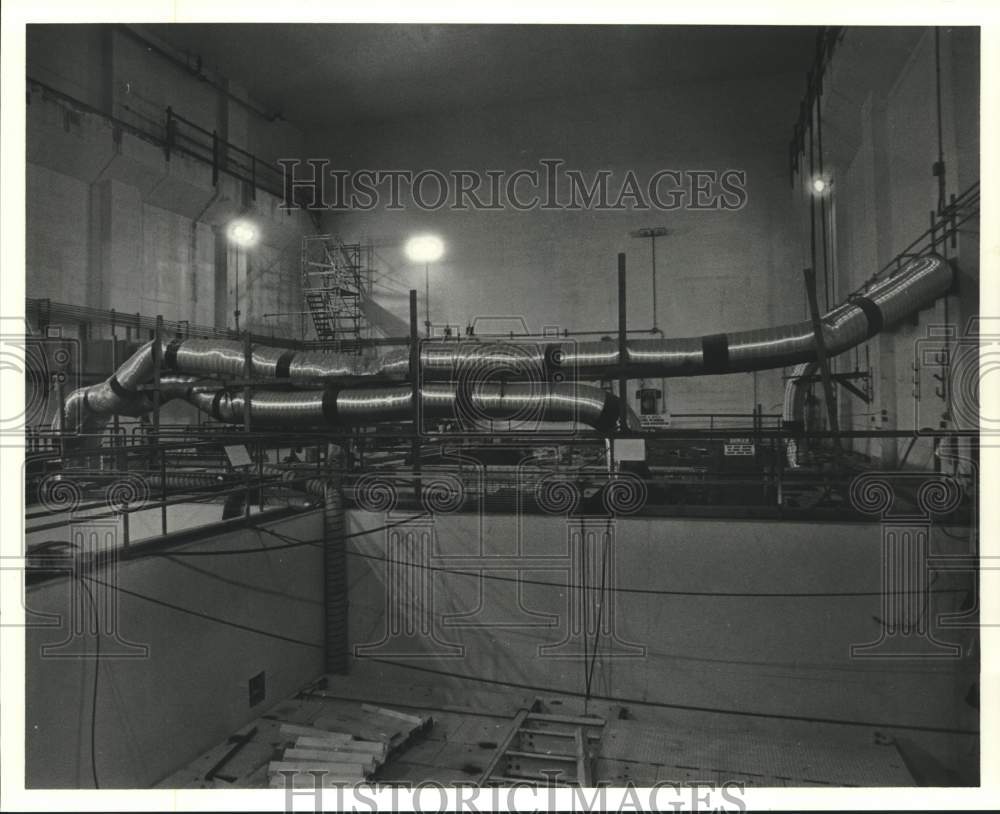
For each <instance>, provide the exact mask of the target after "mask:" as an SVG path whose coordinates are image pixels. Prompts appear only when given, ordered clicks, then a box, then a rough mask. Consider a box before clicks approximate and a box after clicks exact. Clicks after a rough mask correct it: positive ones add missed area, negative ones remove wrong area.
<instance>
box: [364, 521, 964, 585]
mask: <svg viewBox="0 0 1000 814" xmlns="http://www.w3.org/2000/svg"><path fill="white" fill-rule="evenodd" d="M373 531H376V529H373ZM347 555H348V556H349V557H358V558H360V559H365V560H375V561H378V562H390V560H389V558H388V557H380V556H377V555H375V554H364V553H362V552H360V551H348V552H347ZM408 565H409V566H410V567H412V568H418V569H421V570H425V571H435V572H438V573H444V574H455V575H456V576H463V577H479V578H480V579H489V580H494V581H496V582H515V583H519V584H521V585H542V586H544V587H547V588H560V589H565V590H571V589H575V590H583V591H586V590H588V589H589V587H591V586H588V585H586V584H573V583H569V582H548V581H547V580H537V579H528V578H521V577H504V576H501V575H499V574H486V573H483V571H485V570H488V569H489V568H490V563H489V562H484V564H483V566H482V568H480V569H479V570H477V571H468V570H462V569H457V568H441V567H439V566H434V565H421V564H419V563H408ZM497 567H504V568H507V570H510V569H509V567H507V566H506V565H505V564H501V565H498V566H497ZM607 591H608V593H611V594H640V595H648V596H689V597H706V598H713V597H714V598H719V599H814V598H815V599H831V598H836V597H843V598H850V597H855V598H857V597H866V596H906V595H908V594H914V593H919V591H816V592H809V591H804V592H799V593H795V592H774V593H765V592H759V593H754V592H750V591H666V590H662V589H658V588H618V587H615V586H608V588H607ZM960 591H961V589H958V588H954V589H952V588H945V589H941V590H939V591H932V593H941V594H947V593H959V592H960Z"/></svg>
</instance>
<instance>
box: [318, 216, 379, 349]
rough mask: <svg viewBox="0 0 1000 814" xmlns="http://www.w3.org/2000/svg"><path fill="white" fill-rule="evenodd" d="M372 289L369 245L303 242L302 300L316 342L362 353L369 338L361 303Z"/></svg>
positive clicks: (329, 239) (321, 238)
mask: <svg viewBox="0 0 1000 814" xmlns="http://www.w3.org/2000/svg"><path fill="white" fill-rule="evenodd" d="M371 286H372V247H371V245H370V244H362V243H344V242H343V241H342V240H340V238H338V237H335V236H334V235H307V236H305V237H303V238H302V298H303V302H304V311H305V313H307V314H309V315H310V316H311V318H312V324H313V328H314V329H315V330H316V339H318V340H319V341H321V342H324V343H328V344H330V345H332V347H333V349H335V350H338V351H354V352H358V353H360V352H361V341H362V340H363V339H368V338H369V334H370V329H369V326H368V324H367V321H366V320H365V316H364V312H363V310H362V307H361V306H362V302H361V301H362V298H363V297H366V296H369V295H370V294H371Z"/></svg>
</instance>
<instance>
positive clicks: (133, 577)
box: [25, 513, 323, 788]
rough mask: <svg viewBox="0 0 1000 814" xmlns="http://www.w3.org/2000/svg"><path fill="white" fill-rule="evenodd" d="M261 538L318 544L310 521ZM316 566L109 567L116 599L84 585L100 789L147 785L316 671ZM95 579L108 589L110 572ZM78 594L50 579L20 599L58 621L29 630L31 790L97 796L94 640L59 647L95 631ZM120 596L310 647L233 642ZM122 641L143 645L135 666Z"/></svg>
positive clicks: (295, 555)
mask: <svg viewBox="0 0 1000 814" xmlns="http://www.w3.org/2000/svg"><path fill="white" fill-rule="evenodd" d="M265 525H266V526H272V527H273V528H275V530H277V531H280V532H281V533H282V534H287V535H288V536H290V537H294V538H296V539H303V540H309V539H317V538H318V537H320V536H321V534H322V519H321V517H320V515H319V514H318V513H311V514H308V515H304V516H299V517H295V518H293V519H290V520H285V521H278V522H275V523H273V524H265ZM274 544H275V542H274V539H273V538H271V537H268V536H266V535H261V534H259V533H252V532H249V531H234V532H229V533H226V534H221V535H218V536H215V537H213V538H211V539H207V540H200V541H197V542H192V543H190V544H187V545H183V546H179V547H178V548H177V549H175V550H176V551H177V552H178V553H182V552H185V551H210V550H220V551H221V550H224V549H227V548H245V547H255V546H261V547H265V546H270V545H274ZM321 566H322V551H321V549H320V548H314V547H310V546H305V547H300V548H294V549H290V550H288V551H282V552H280V553H277V554H255V555H240V556H229V557H197V558H195V557H183V556H177V557H170V556H155V557H153V556H151V557H144V558H140V559H134V560H130V561H125V562H120V563H118V565H117V576H116V579H115V584H117V585H118V586H119V587H120V588H121V589H122V592H115V593H111V592H109V591H108V590H107V589H105V588H104V587H103V586H100V585H97V584H95V583H92V582H90V583H88V585H90V588H91V590H92V591H93V593H94V598H95V600H96V601H97V602H98V604H99V606H100V608H101V611H100V618H101V624H102V628H101V630H102V636H101V642H100V647H101V653H102V660H101V662H100V666H99V675H98V685H97V711H96V753H95V755H96V761H97V771H98V779H99V782H100V785H101V787H102V788H146V787H149V786H151V785H152V784H154V783H156V782H157V781H159V780H161V779H162V778H164V777H166V776H167V775H169V774H170V773H171V772H173V771H175V770H176V769H177V768H178V767H180V766H182V765H183V764H184V763H186V762H188V761H190V760H193V759H194V758H195V757H197V756H198V755H199V754H201V753H202V752H203V751H205V750H206V749H208V748H209V747H210V746H212V745H214V744H216V743H218V742H219V741H221V740H223V739H224V738H226V737H227V736H228V735H229V734H231V733H232V732H233V731H235V730H236V729H238V728H239V727H241V726H242V725H243V724H245V723H246V722H247V721H250V720H252V719H253V718H256V717H257V716H259V715H260V714H261V713H262V712H264V711H265V710H266V709H267V708H268V707H269V706H270V705H272V704H274V703H276V702H277V701H280V700H282V699H284V698H286V697H288V696H289V695H291V694H292V693H294V692H296V691H297V690H298V689H299V688H300V687H301V686H303V685H304V684H306V683H307V682H309V681H311V680H312V679H314V678H315V677H316V676H318V675H319V674H320V673H321V672H322V670H323V658H322V653H323V650H322V639H323V605H322V597H323V591H322V582H321V579H322V567H321ZM94 576H97V577H98V578H101V579H104V580H106V581H111V579H112V578H111V576H110V575H109V571H108V570H107V569H103V570H102V571H98V572H95V574H94ZM81 591H82V589H81V588H80V582H79V581H78V580H75V579H58V580H54V581H51V582H46V583H42V584H39V585H37V586H35V587H30V588H29V589H28V592H27V598H26V607H27V609H28V612H29V613H33V614H58V618H59V619H61V620H62V621H61V622H60V623H59V624H58V625H57V626H56V627H32V626H29V628H28V630H27V646H26V647H27V649H26V652H25V660H26V676H25V686H26V694H27V697H26V699H25V721H26V727H27V732H26V747H25V749H26V751H25V761H26V785H27V787H28V788H81V787H82V788H89V787H92V776H91V750H90V738H91V725H92V723H91V704H92V697H93V696H92V694H93V692H94V660H93V657H92V655H88V654H93V652H94V648H95V639H94V637H93V636H92V635H90V634H89V633H86V632H85V633H83V634H82V635H78V636H76V637H74V638H72V639H70V640H69V641H68V642H67V641H66V640H67V638H68V636H69V634H70V632H71V625H73V624H74V623H81V624H83V625H85V626H86V628H85V629H86V630H87V631H89V630H90V625H91V620H92V616H91V613H92V611H91V608H90V606H89V604H88V600H87V598H86V596H85V594H84V593H82V592H81ZM124 591H129V592H132V593H134V594H139V595H145V596H149V597H153V598H155V599H159V600H162V601H164V602H167V603H170V604H173V605H175V606H180V607H182V608H186V609H189V610H190V611H192V612H195V613H201V614H207V615H210V616H216V617H220V618H223V619H225V620H229V621H231V622H234V623H236V624H240V625H245V626H248V627H252V628H257V629H261V630H265V631H268V632H271V633H274V634H277V635H278V636H285V637H290V638H292V639H296V640H299V641H302V642H306V643H307V644H298V643H293V642H289V641H283V640H280V639H276V638H271V637H265V636H262V635H260V634H258V633H253V632H250V631H246V630H240V629H237V628H234V627H232V626H228V625H223V624H220V623H218V622H214V621H210V620H208V619H204V618H199V617H197V616H195V615H192V614H189V613H184V612H181V611H178V610H176V609H171V608H167V607H162V606H159V605H155V604H152V603H150V602H147V601H145V600H144V599H140V598H138V597H137V596H133V595H130V594H127V593H124ZM105 603H107V604H105ZM112 608H113V610H114V612H115V613H117V624H116V625H113V624H112V621H111V620H112V619H113V617H112V616H110V614H109V609H112ZM34 618H40V617H34ZM49 618H50V619H51V618H52V617H49ZM112 631H113V632H115V633H117V634H118V637H117V638H116V637H115V636H113V635H112ZM122 640H124V641H126V642H129V643H132V644H138V645H146V646H148V653H147V654H146V655H145V656H144V657H143V656H142V655H141V654H140V655H139V656H138V657H137V653H138V652H139V651H137V650H136V649H135V648H134V647H132V646H131V645H124V644H122V643H121V641H122ZM64 642H65V644H63V643H64ZM308 643H315V645H316V646H309V644H308ZM56 645H61V646H58V647H54V649H50V650H47V651H43V649H44V648H53V646H56ZM261 671H263V672H264V673H265V676H266V679H265V680H266V690H267V692H266V698H265V699H264V701H263V702H261V703H259V704H257V705H256V706H254V707H253V708H251V707H250V704H249V695H248V684H247V682H248V680H249V679H250V677H251V676H254V675H256V674H258V673H260V672H261Z"/></svg>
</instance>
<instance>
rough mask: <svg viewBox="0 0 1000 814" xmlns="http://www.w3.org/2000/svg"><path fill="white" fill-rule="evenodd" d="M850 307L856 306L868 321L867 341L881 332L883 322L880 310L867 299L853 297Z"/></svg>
mask: <svg viewBox="0 0 1000 814" xmlns="http://www.w3.org/2000/svg"><path fill="white" fill-rule="evenodd" d="M851 305H856V306H858V308H860V309H861V310H862V311H864V312H865V319H867V320H868V339H871V338H872V337H873V336H875V334H877V333H878V332H879V331H881V330H882V325H883V324H884V322H885V320H884V318H883V317H882V309H881V308H879V307H878V306H877V305H876V304H875V303H874V302H872V301H871V300H870V299H868V297H861V296H858V297H853V298H852V299H851Z"/></svg>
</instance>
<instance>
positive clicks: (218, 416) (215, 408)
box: [212, 390, 226, 421]
mask: <svg viewBox="0 0 1000 814" xmlns="http://www.w3.org/2000/svg"><path fill="white" fill-rule="evenodd" d="M224 395H226V391H225V390H219V391H217V392H216V394H215V397H214V398H213V399H212V418H214V419H215V420H216V421H222V420H223V418H222V411H221V410H220V409H219V402H220V401H222V397H223V396H224Z"/></svg>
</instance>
